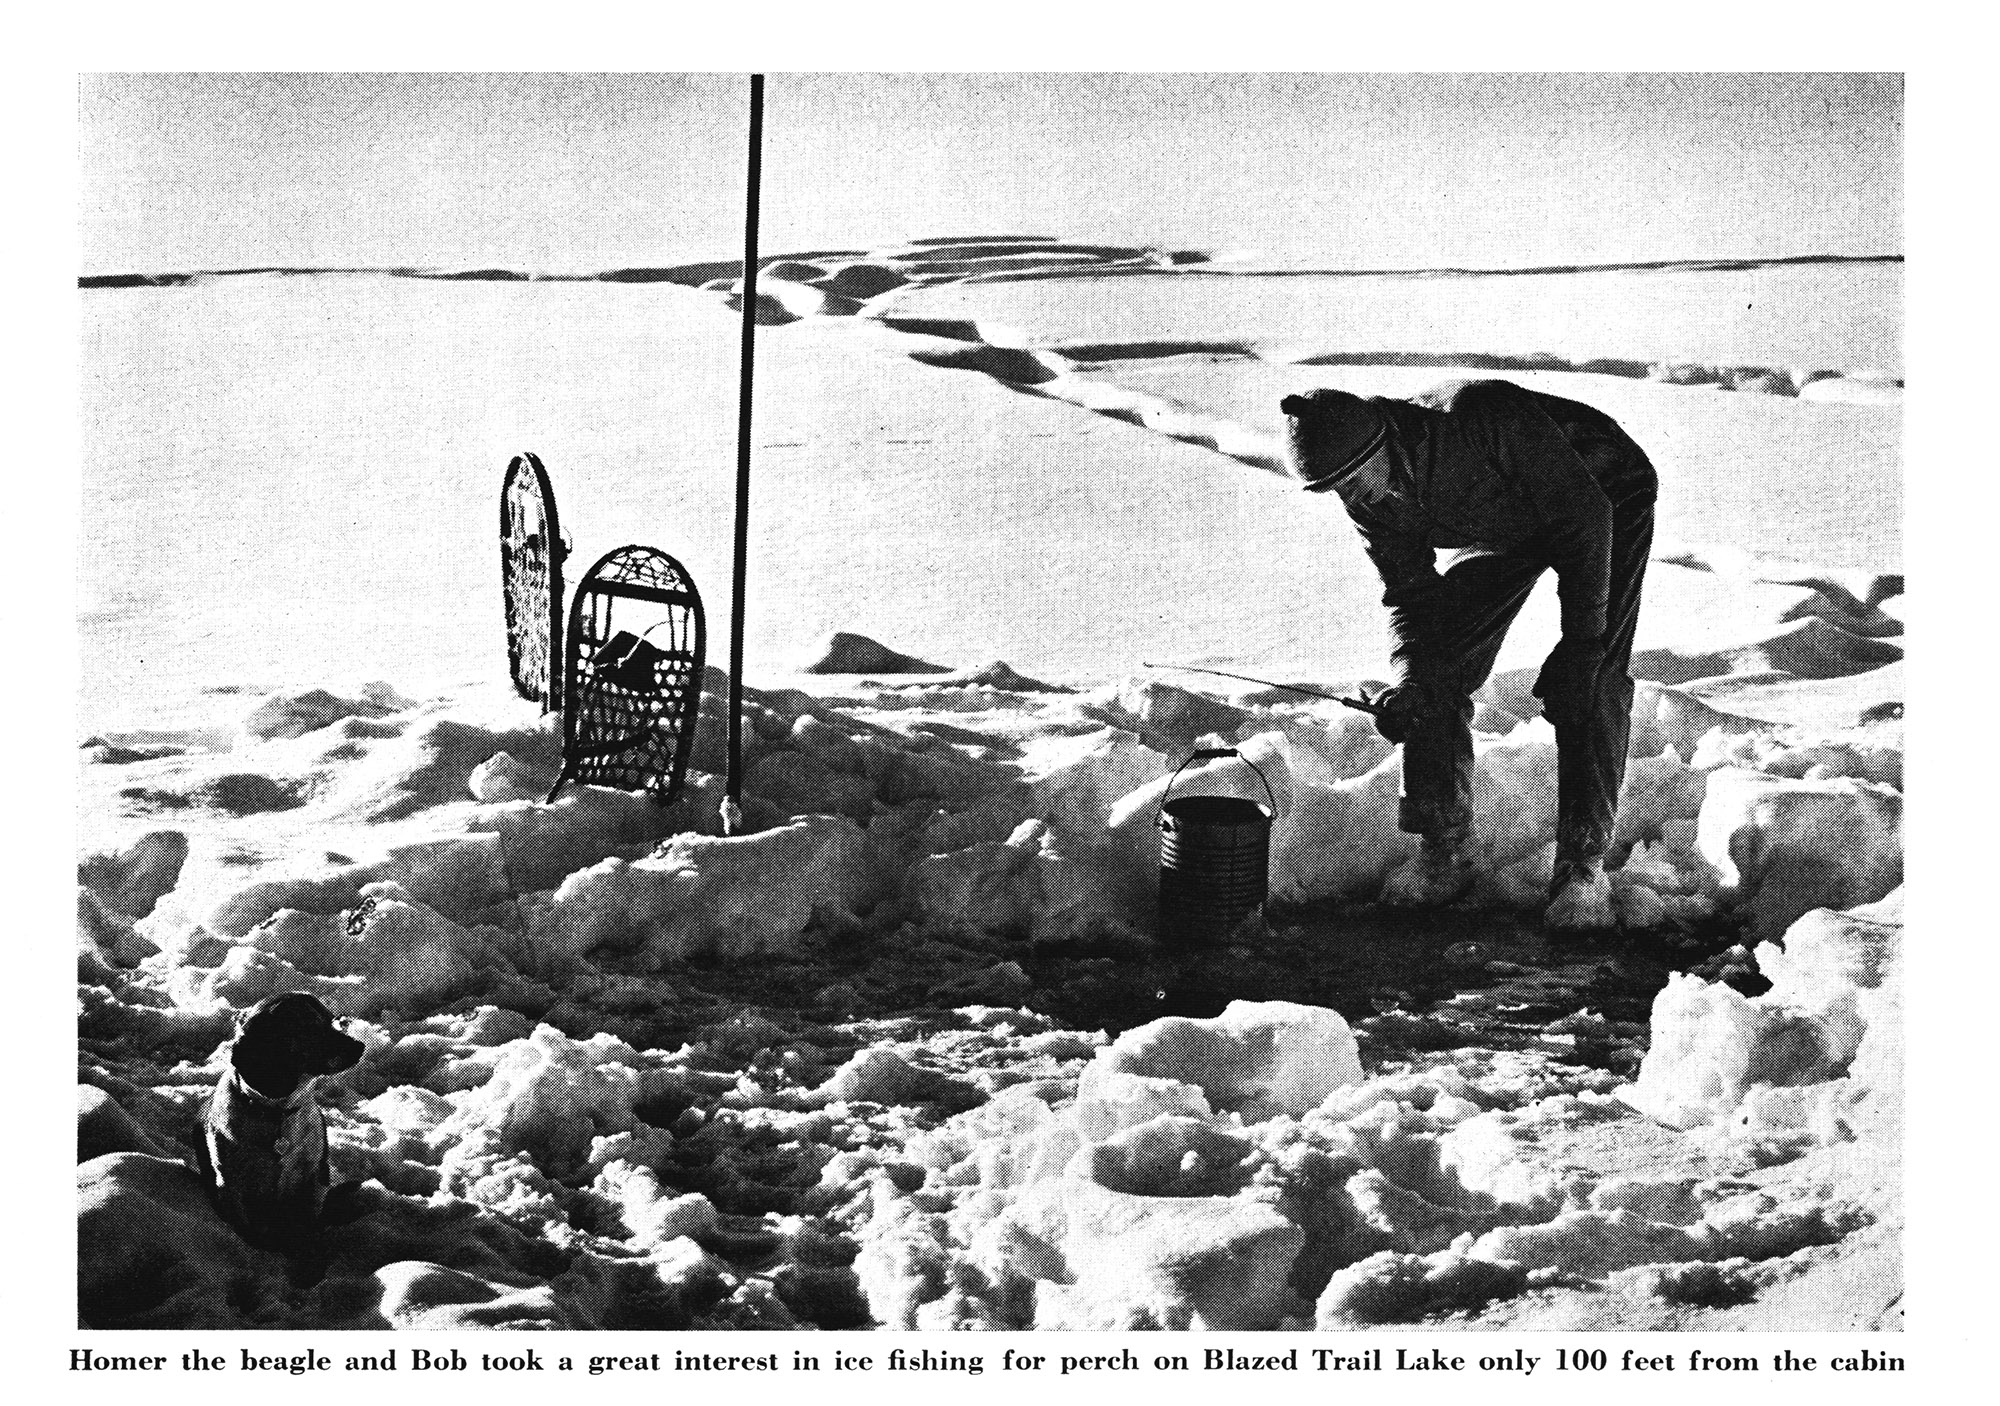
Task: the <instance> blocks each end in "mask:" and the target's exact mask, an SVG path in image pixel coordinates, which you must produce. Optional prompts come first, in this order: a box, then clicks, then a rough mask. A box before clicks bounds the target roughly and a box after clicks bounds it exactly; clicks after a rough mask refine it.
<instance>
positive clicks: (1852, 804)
mask: <svg viewBox="0 0 2000 1406" xmlns="http://www.w3.org/2000/svg"><path fill="white" fill-rule="evenodd" d="M1902 821H1903V798H1902V796H1901V795H1899V794H1898V793H1897V792H1896V791H1894V790H1892V789H1891V788H1889V787H1887V786H1881V785H1876V784H1874V783H1871V782H1866V781H1855V780H1852V779H1849V778H1845V777H1841V778H1833V779H1828V780H1823V781H1794V780H1790V779H1787V778H1784V777H1776V776H1766V775H1763V774H1762V773H1759V772H1754V771H1746V770H1743V769H1742V768H1739V767H1721V768H1718V769H1717V770H1716V771H1715V772H1713V773H1712V774H1711V775H1710V777H1709V781H1708V790H1707V794H1706V796H1705V798H1704V799H1703V801H1702V807H1701V817H1700V821H1699V828H1698V830H1697V843H1698V844H1699V846H1700V848H1701V852H1702V854H1703V856H1704V857H1705V858H1706V859H1707V860H1708V862H1709V863H1710V864H1712V865H1714V866H1715V868H1716V869H1717V870H1718V871H1720V873H1721V874H1722V878H1723V882H1724V884H1725V885H1728V886H1730V887H1733V888H1734V889H1735V890H1736V893H1737V899H1738V902H1739V903H1740V904H1741V905H1742V906H1743V907H1745V908H1746V909H1747V910H1748V911H1749V912H1750V914H1751V916H1752V918H1753V919H1754V921H1755V923H1756V926H1757V928H1758V929H1759V930H1760V931H1763V932H1777V931H1780V930H1782V929H1783V928H1784V927H1785V926H1786V925H1787V924H1789V923H1790V922H1791V921H1792V920H1793V919H1794V918H1796V917H1798V916H1799V915H1800V914H1802V913H1804V912H1806V911H1807V910H1808V909H1812V908H1852V907H1854V906H1855V905H1857V904H1862V903H1872V902H1874V901H1875V900H1876V899H1878V898H1881V897H1883V896H1884V895H1885V894H1887V893H1888V892H1889V891H1890V890H1891V889H1893V888H1895V887H1896V886H1897V885H1898V884H1900V883H1902V881H1903V829H1902Z"/></svg>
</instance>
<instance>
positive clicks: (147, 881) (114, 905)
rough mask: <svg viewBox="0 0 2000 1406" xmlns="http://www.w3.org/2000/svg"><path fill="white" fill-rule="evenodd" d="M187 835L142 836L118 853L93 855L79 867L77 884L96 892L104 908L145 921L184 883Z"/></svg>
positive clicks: (155, 833) (160, 832) (169, 832)
mask: <svg viewBox="0 0 2000 1406" xmlns="http://www.w3.org/2000/svg"><path fill="white" fill-rule="evenodd" d="M187 856H188V840H187V836H186V835H183V834H181V833H180V831H178V830H154V831H150V832H149V833H147V834H144V835H141V836H140V837H139V838H138V839H137V840H135V841H133V842H132V843H131V844H130V845H128V846H127V847H126V848H124V849H122V850H120V851H118V853H116V854H93V855H89V856H87V857H86V858H85V859H84V860H83V862H82V863H80V864H78V865H77V866H76V881H77V882H78V883H79V884H82V885H83V886H84V887H85V888H88V889H91V890H93V891H95V893H96V894H97V897H98V899H99V900H100V901H102V902H103V903H104V905H105V906H106V907H108V908H111V909H113V910H115V911H117V912H119V913H123V914H124V915H125V916H126V917H128V918H143V917H145V916H146V915H147V914H149V913H151V912H152V911H153V908H154V905H156V904H157V903H158V902H159V901H160V899H161V897H162V896H163V895H165V894H169V893H171V892H173V889H174V885H175V884H177V883H179V882H180V875H181V866H182V865H183V864H185V863H186V862H187Z"/></svg>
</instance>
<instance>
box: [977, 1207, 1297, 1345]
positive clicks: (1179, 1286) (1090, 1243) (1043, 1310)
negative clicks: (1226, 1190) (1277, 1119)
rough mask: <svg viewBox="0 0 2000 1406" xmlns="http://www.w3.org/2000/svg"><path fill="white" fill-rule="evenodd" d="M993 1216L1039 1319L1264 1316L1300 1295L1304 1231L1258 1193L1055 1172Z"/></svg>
mask: <svg viewBox="0 0 2000 1406" xmlns="http://www.w3.org/2000/svg"><path fill="white" fill-rule="evenodd" d="M996 1224H997V1225H999V1226H1000V1227H1002V1228H1004V1229H1007V1230H1011V1231H1013V1232H1014V1235H1013V1236H1011V1237H1003V1236H1001V1235H998V1234H996V1235H994V1236H992V1237H990V1239H991V1241H992V1242H993V1243H995V1244H996V1245H997V1246H1001V1247H1004V1248H1002V1249H1001V1256H1002V1258H1003V1262H1004V1263H1005V1265H1006V1268H1007V1269H1009V1270H1011V1271H1012V1272H1014V1273H1015V1274H1018V1275H1019V1276H1020V1277H1022V1278H1026V1279H1030V1280H1033V1281H1034V1287H1035V1320H1034V1326H1035V1327H1037V1328H1068V1329H1078V1330H1091V1329H1096V1330H1108V1329H1130V1328H1170V1329H1184V1328H1206V1329H1219V1330H1224V1331H1230V1330H1245V1329H1259V1328H1270V1327H1275V1326H1276V1324H1277V1322H1278V1320H1279V1319H1280V1318H1282V1317H1283V1316H1284V1315H1285V1314H1286V1313H1287V1312H1289V1311H1291V1310H1292V1309H1293V1307H1294V1306H1295V1304H1296V1300H1295V1299H1294V1297H1293V1294H1292V1291H1291V1289H1290V1287H1289V1285H1288V1284H1287V1282H1286V1281H1287V1277H1288V1275H1289V1273H1290V1271H1291V1265H1292V1261H1293V1260H1294V1259H1295V1258H1297V1256H1298V1252H1299V1248H1300V1246H1301V1245H1303V1244H1304V1242H1305V1232H1304V1231H1303V1230H1301V1229H1300V1228H1299V1227H1298V1226H1296V1225H1294V1224H1293V1223H1292V1222H1291V1221H1289V1220H1287V1219H1286V1218H1285V1217H1284V1216H1282V1215H1280V1214H1279V1213H1278V1212H1277V1211H1276V1210H1275V1209H1274V1208H1272V1207H1271V1206H1269V1205H1267V1204H1264V1203H1263V1202H1259V1201H1252V1200H1244V1199H1233V1198H1227V1197H1220V1196H1187V1197H1180V1196H1173V1197H1162V1196H1131V1195H1126V1194H1124V1193H1122V1192H1117V1191H1112V1190H1109V1189H1107V1188H1105V1187H1101V1186H1098V1185H1096V1184H1095V1183H1093V1182H1088V1181H1082V1180H1078V1179H1075V1178H1071V1177H1058V1178H1056V1179H1054V1180H1052V1181H1044V1182H1037V1183H1035V1184H1033V1185H1031V1186H1030V1187H1029V1188H1028V1189H1027V1190H1026V1191H1025V1192H1024V1193H1023V1194H1022V1195H1021V1197H1020V1199H1019V1200H1018V1201H1016V1202H1015V1203H1014V1205H1013V1206H1012V1207H1010V1208H1009V1209H1008V1210H1007V1211H1006V1212H1005V1213H1004V1215H1003V1216H1002V1217H1001V1219H1000V1221H999V1222H997V1223H996ZM1051 1251H1053V1252H1054V1253H1053V1254H1051V1253H1050V1252H1051ZM1052 1260H1053V1261H1055V1262H1054V1263H1051V1261H1052Z"/></svg>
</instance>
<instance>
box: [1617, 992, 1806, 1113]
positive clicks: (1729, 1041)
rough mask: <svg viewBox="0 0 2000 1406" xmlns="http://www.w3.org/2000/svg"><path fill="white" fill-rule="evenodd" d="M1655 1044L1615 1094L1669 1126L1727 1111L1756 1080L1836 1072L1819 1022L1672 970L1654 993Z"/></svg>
mask: <svg viewBox="0 0 2000 1406" xmlns="http://www.w3.org/2000/svg"><path fill="white" fill-rule="evenodd" d="M1652 1032H1653V1039H1652V1047H1651V1048H1650V1049H1649V1050H1648V1051H1647V1052H1646V1058H1645V1061H1644V1063H1643V1064H1642V1065H1641V1066H1640V1069H1639V1078H1638V1081H1637V1082H1636V1083H1634V1084H1632V1085H1631V1086H1629V1087H1628V1088H1626V1089H1623V1090H1621V1091H1620V1096H1621V1097H1623V1098H1624V1100H1625V1101H1626V1102H1627V1103H1629V1104H1631V1105H1632V1106H1633V1107H1634V1108H1636V1109H1638V1110H1639V1111H1640V1112H1642V1113H1645V1114H1647V1115H1649V1116H1651V1117H1653V1118H1657V1119H1658V1120H1659V1121H1660V1122H1662V1123H1665V1124H1667V1125H1668V1126H1669V1127H1674V1128H1692V1127H1695V1126H1697V1125H1698V1124H1702V1123H1706V1122H1709V1121H1710V1120H1712V1119H1715V1118H1717V1117H1721V1116H1723V1115H1726V1114H1728V1113H1729V1112H1731V1111H1732V1110H1733V1109H1735V1107H1736V1106H1737V1105H1738V1104H1739V1103H1741V1102H1742V1101H1743V1098H1744V1095H1745V1094H1747V1093H1748V1092H1749V1091H1750V1089H1751V1087H1752V1086H1753V1085H1755V1084H1759V1083H1764V1084H1805V1083H1812V1082H1815V1081H1816V1080H1822V1079H1829V1078H1832V1077H1834V1076H1835V1075H1836V1074H1837V1073H1838V1072H1839V1070H1838V1068H1837V1067H1836V1066H1835V1065H1834V1063H1833V1062H1832V1060H1831V1058H1830V1052H1829V1051H1828V1049H1827V1046H1826V1042H1825V1041H1824V1040H1823V1039H1822V1037H1821V1034H1820V1029H1819V1026H1818V1024H1817V1023H1816V1022H1814V1021H1813V1020H1811V1019H1810V1018H1808V1017H1806V1016H1804V1015H1801V1014H1799V1013H1796V1012H1793V1011H1789V1010H1787V1009H1785V1008H1784V1007H1782V1006H1780V1005H1777V1004H1775V1003H1770V1002H1763V1001H1752V1000H1750V999H1749V998H1747V997H1745V996H1743V995H1741V994H1740V993H1739V992H1737V991H1735V990H1733V989H1731V988H1730V987H1727V986H1724V985H1721V984H1720V983H1715V984H1711V983H1708V982H1705V981H1703V980H1701V979H1700V978H1699V977H1693V976H1688V975H1686V974H1684V973H1680V972H1676V973H1674V974H1673V975H1672V976H1670V977H1668V978H1667V985H1666V989H1665V990H1663V991H1661V992H1660V994H1659V995H1657V996H1655V997H1654V998H1653V1014H1652Z"/></svg>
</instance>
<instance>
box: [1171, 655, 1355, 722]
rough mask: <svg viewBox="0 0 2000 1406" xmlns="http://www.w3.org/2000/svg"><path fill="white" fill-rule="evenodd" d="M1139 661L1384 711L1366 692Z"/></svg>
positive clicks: (1194, 666)
mask: <svg viewBox="0 0 2000 1406" xmlns="http://www.w3.org/2000/svg"><path fill="white" fill-rule="evenodd" d="M1139 662H1140V667H1141V668H1146V669H1179V670H1182V671H1183V672H1186V673H1190V674H1214V675H1215V676H1216V677H1217V678H1220V679H1241V680H1242V681H1243V682H1244V683H1260V684H1262V685H1264V687H1266V688H1281V689H1283V690H1284V691H1285V692H1287V693H1303V694H1304V695H1305V696H1306V697H1308V698H1324V699H1325V700H1326V701H1327V702H1329V703H1339V704H1342V705H1344V706H1346V707H1349V708H1352V709H1354V711H1356V712H1357V713H1366V714H1368V715H1369V716H1370V717H1380V716H1381V715H1382V711H1383V709H1382V705H1381V704H1379V703H1377V702H1376V701H1375V700H1374V699H1372V698H1370V697H1368V696H1367V695H1366V694H1363V695H1362V696H1361V697H1359V698H1342V697H1341V696H1340V695H1339V694H1337V693H1321V692H1320V691H1319V690H1318V689H1316V688H1300V687H1299V686H1298V685H1297V684H1291V683H1274V682H1273V681H1271V680H1270V679H1253V678H1251V677H1250V675H1248V674H1232V673H1230V672H1229V670H1227V669H1204V668H1202V667H1200V666H1199V665H1195V664H1148V663H1146V662H1145V661H1144V660H1141V661H1139Z"/></svg>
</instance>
